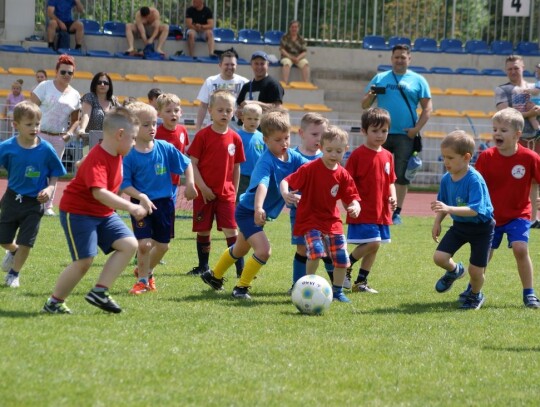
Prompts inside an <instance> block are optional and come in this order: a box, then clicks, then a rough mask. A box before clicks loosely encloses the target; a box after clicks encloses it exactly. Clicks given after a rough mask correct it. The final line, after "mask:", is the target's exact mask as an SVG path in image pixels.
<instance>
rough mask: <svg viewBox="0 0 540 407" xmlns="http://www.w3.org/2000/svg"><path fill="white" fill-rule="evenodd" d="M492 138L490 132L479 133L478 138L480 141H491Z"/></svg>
mask: <svg viewBox="0 0 540 407" xmlns="http://www.w3.org/2000/svg"><path fill="white" fill-rule="evenodd" d="M492 139H493V134H492V133H480V140H482V141H491V140H492Z"/></svg>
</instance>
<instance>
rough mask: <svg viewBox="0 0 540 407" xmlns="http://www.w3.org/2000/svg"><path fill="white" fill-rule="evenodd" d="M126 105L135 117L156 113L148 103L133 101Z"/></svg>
mask: <svg viewBox="0 0 540 407" xmlns="http://www.w3.org/2000/svg"><path fill="white" fill-rule="evenodd" d="M126 107H127V108H128V109H129V110H130V112H132V113H133V114H134V115H135V116H137V117H140V115H142V114H148V115H152V116H155V115H156V109H154V108H153V107H152V106H150V105H149V104H148V103H144V102H139V101H135V102H133V103H130V104H129V105H127V106H126Z"/></svg>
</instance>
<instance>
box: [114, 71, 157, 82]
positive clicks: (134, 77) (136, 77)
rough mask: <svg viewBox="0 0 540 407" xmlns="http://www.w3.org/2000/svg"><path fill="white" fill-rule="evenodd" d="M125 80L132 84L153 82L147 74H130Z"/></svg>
mask: <svg viewBox="0 0 540 407" xmlns="http://www.w3.org/2000/svg"><path fill="white" fill-rule="evenodd" d="M125 78H126V81H130V82H153V80H152V78H150V77H149V76H148V75H145V74H138V73H128V74H126V76H125ZM111 79H112V78H111Z"/></svg>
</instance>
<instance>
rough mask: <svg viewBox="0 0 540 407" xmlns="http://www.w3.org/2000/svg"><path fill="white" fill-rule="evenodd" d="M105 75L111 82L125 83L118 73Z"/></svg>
mask: <svg viewBox="0 0 540 407" xmlns="http://www.w3.org/2000/svg"><path fill="white" fill-rule="evenodd" d="M107 75H109V78H111V80H113V81H125V80H126V78H124V77H123V76H122V75H120V74H119V73H118V72H107Z"/></svg>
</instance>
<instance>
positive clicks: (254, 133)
mask: <svg viewBox="0 0 540 407" xmlns="http://www.w3.org/2000/svg"><path fill="white" fill-rule="evenodd" d="M261 117H262V108H261V106H260V105H258V104H256V103H247V104H246V105H245V106H244V108H243V109H242V119H243V120H242V128H241V129H239V130H238V134H239V135H240V137H241V138H242V144H243V145H244V154H245V156H246V161H244V162H243V163H241V164H240V182H239V183H238V190H237V191H236V202H238V201H240V195H242V194H243V193H244V192H245V191H246V189H247V187H248V186H249V181H250V180H251V173H252V172H253V168H254V167H255V164H256V163H257V160H258V159H259V157H260V156H261V154H262V153H263V152H264V150H265V149H266V145H265V144H264V140H263V135H262V133H261V132H260V131H259V130H257V128H258V127H259V124H260V123H261Z"/></svg>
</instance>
